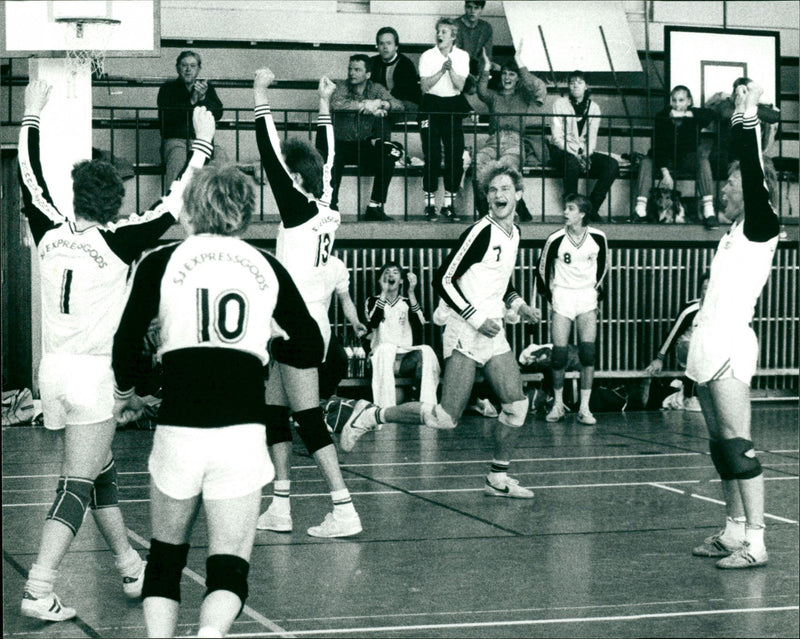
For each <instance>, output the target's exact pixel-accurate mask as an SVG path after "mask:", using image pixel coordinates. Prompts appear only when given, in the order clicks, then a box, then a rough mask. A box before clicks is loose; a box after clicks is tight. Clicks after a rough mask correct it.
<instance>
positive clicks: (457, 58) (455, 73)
mask: <svg viewBox="0 0 800 639" xmlns="http://www.w3.org/2000/svg"><path fill="white" fill-rule="evenodd" d="M457 34H458V26H457V24H456V22H455V21H454V20H451V19H450V18H439V20H438V21H437V22H436V46H434V47H433V48H431V49H428V50H427V51H425V52H424V53H423V54H422V55H421V56H420V58H419V82H420V87H421V88H422V94H423V96H422V104H421V106H420V122H419V127H420V137H421V138H422V153H423V154H424V156H425V169H424V172H423V174H422V188H423V190H424V191H425V216H426V217H427V218H428V220H429V221H431V222H435V221H436V220H437V219H445V220H447V221H450V222H456V221H458V215H457V213H456V210H455V208H454V207H453V198H454V196H455V193H456V191H458V189H459V187H460V185H461V178H462V177H463V176H464V123H463V114H464V113H466V112H467V111H468V108H469V107H468V104H467V102H466V100H465V99H464V95H463V94H462V93H461V92H462V91H463V90H464V82H465V81H466V79H467V76H468V75H469V54H467V52H466V51H464V50H463V49H459V48H458V47H456V46H455V42H456V36H457ZM442 147H444V206H442V209H441V211H439V213H438V214H437V212H436V191H437V190H438V189H439V174H440V173H441V170H442Z"/></svg>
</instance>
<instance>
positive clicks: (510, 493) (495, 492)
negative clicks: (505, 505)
mask: <svg viewBox="0 0 800 639" xmlns="http://www.w3.org/2000/svg"><path fill="white" fill-rule="evenodd" d="M483 494H484V495H486V496H487V497H511V498H515V499H533V491H532V490H528V489H527V488H523V487H522V486H520V485H519V479H514V478H513V477H506V481H505V483H504V484H502V485H498V484H494V483H492V481H491V480H490V479H489V478H488V477H487V478H486V485H485V486H484V487H483Z"/></svg>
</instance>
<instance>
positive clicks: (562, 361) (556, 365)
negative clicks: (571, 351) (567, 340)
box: [550, 346, 567, 371]
mask: <svg viewBox="0 0 800 639" xmlns="http://www.w3.org/2000/svg"><path fill="white" fill-rule="evenodd" d="M550 366H551V367H552V368H553V370H557V371H561V370H564V369H565V368H566V366H567V347H566V346H553V354H552V355H551V356H550Z"/></svg>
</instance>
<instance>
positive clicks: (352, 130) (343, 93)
mask: <svg viewBox="0 0 800 639" xmlns="http://www.w3.org/2000/svg"><path fill="white" fill-rule="evenodd" d="M370 78H371V73H370V62H369V57H367V56H366V55H364V54H363V53H359V54H356V55H352V56H350V64H349V66H348V72H347V81H346V82H340V83H339V84H338V85H337V87H336V90H335V91H334V92H333V96H332V97H331V110H332V111H333V112H334V116H333V135H334V138H335V140H336V155H335V156H334V160H333V176H332V178H331V186H332V188H333V195H332V197H331V208H332V209H336V210H338V208H339V185H340V184H341V183H342V170H343V168H344V166H345V164H356V165H358V167H359V171H364V172H374V175H375V180H374V182H373V183H372V196H371V198H370V201H369V204H368V205H367V210H366V213H365V215H364V219H365V220H368V221H373V222H383V221H390V220H391V219H392V218H390V217H389V216H388V215H386V213H385V212H384V210H383V207H384V204H385V203H386V195H387V194H388V192H389V183H390V182H391V180H392V174H393V173H394V164H395V162H396V161H397V160H399V159H400V157H402V153H403V152H402V147H401V146H400V145H399V144H396V143H394V142H391V141H390V140H389V135H390V133H391V126H390V124H389V123H388V122H385V121H384V118H385V116H386V115H387V114H388V113H389V112H392V111H393V112H400V111H403V103H402V102H400V101H399V100H398V99H397V98H395V97H393V96H392V94H391V93H389V91H388V89H387V88H386V87H384V86H381V85H380V84H376V83H375V82H372V80H371V79H370Z"/></svg>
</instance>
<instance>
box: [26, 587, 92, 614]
mask: <svg viewBox="0 0 800 639" xmlns="http://www.w3.org/2000/svg"><path fill="white" fill-rule="evenodd" d="M21 611H22V614H23V615H25V616H26V617H33V618H34V619H41V620H42V621H66V620H67V619H72V618H73V617H74V616H75V615H76V614H78V613H77V611H76V610H75V608H68V607H67V606H62V605H61V600H60V599H59V598H58V596H56V593H54V592H51V593H50V594H49V595H48V596H47V597H43V598H41V599H37V598H36V597H34V596H33V595H32V594H31V593H29V592H28V591H27V590H26V591H25V592H23V593H22V606H21Z"/></svg>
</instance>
